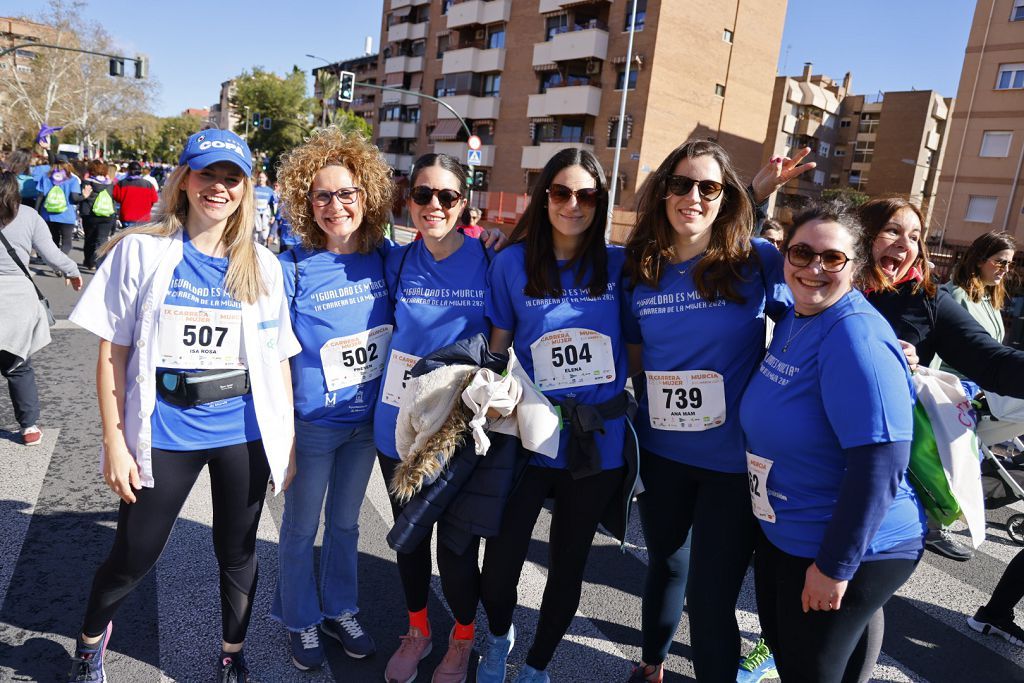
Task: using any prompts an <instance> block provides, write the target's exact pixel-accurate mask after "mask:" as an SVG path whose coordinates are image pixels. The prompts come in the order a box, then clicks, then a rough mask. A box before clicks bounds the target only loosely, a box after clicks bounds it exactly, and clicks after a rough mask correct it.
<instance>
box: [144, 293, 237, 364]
mask: <svg viewBox="0 0 1024 683" xmlns="http://www.w3.org/2000/svg"><path fill="white" fill-rule="evenodd" d="M159 324H160V361H159V363H158V365H159V366H160V367H165V368H182V369H195V370H212V369H217V368H239V367H244V364H243V363H242V362H241V359H240V357H239V354H240V350H241V347H242V312H241V311H240V310H237V309H218V308H193V307H191V306H166V305H165V306H161V309H160V323H159Z"/></svg>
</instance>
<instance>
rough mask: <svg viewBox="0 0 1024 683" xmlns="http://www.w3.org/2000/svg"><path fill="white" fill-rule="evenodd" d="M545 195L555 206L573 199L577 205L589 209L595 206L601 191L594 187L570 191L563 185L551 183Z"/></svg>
mask: <svg viewBox="0 0 1024 683" xmlns="http://www.w3.org/2000/svg"><path fill="white" fill-rule="evenodd" d="M547 193H548V199H550V200H551V201H553V202H554V203H555V204H565V203H566V202H568V201H569V200H570V199H572V198H573V197H575V198H576V203H577V204H579V205H580V206H586V207H588V208H589V207H592V206H596V205H597V198H598V196H599V195H600V194H601V190H599V189H597V188H596V187H584V188H581V189H579V190H571V189H569V188H568V187H566V186H565V185H559V184H558V183H552V185H551V187H549V188H548V189H547Z"/></svg>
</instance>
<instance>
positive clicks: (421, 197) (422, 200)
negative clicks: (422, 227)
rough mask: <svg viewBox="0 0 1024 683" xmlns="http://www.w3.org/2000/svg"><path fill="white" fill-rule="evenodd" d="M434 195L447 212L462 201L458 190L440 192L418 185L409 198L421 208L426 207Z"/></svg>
mask: <svg viewBox="0 0 1024 683" xmlns="http://www.w3.org/2000/svg"><path fill="white" fill-rule="evenodd" d="M434 195H437V202H438V203H439V204H440V205H441V207H442V208H444V209H445V210H446V211H447V210H448V209H450V208H452V207H453V206H455V205H456V204H458V203H459V201H460V200H461V199H462V193H461V192H458V191H456V190H438V189H436V188H433V187H429V186H427V185H417V186H416V187H414V188H412V191H411V192H410V193H409V198H410V199H412V200H413V201H414V202H416V203H417V204H419V205H420V206H426V205H427V204H429V203H430V200H431V199H433V198H434Z"/></svg>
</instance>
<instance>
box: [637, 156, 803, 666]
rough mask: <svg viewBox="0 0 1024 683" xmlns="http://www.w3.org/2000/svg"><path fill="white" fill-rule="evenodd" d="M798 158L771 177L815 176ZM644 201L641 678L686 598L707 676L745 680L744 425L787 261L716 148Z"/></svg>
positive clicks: (673, 160) (669, 167) (747, 533)
mask: <svg viewBox="0 0 1024 683" xmlns="http://www.w3.org/2000/svg"><path fill="white" fill-rule="evenodd" d="M801 158H802V155H799V156H797V157H795V162H798V161H799V160H800V159H801ZM795 162H792V161H789V160H787V161H785V162H779V161H777V160H773V162H770V163H769V165H768V166H767V167H766V169H767V170H770V169H778V171H779V173H780V174H781V173H783V172H786V173H793V174H796V173H799V172H802V170H803V167H793V166H792V164H793V163H795ZM781 163H784V164H785V166H784V167H783V166H782V165H781ZM767 175H768V176H771V174H770V173H768V174H767ZM764 177H765V173H762V174H759V176H758V179H755V183H754V185H755V188H756V189H757V191H759V192H760V193H761V195H762V196H761V197H759V198H763V197H764V196H766V195H767V194H768V193H769V192H771V191H772V190H774V185H775V184H776V182H777V180H778V179H779V178H776V177H774V176H772V177H770V178H768V179H767V180H766V181H765V182H761V180H762V179H764ZM638 202H639V203H638V211H637V221H636V226H635V228H634V230H633V233H632V234H631V236H630V238H629V241H628V243H627V245H626V253H627V263H626V271H627V273H628V277H627V286H628V287H630V288H631V289H628V290H627V292H626V296H625V297H624V299H625V301H624V314H623V325H624V330H625V335H626V338H627V341H628V342H630V343H631V344H632V345H633V346H632V347H631V349H630V354H631V356H632V355H634V354H635V355H638V356H641V357H642V369H643V370H644V371H645V377H644V378H643V379H645V380H646V382H637V386H638V389H639V390H638V392H637V395H638V400H639V403H640V412H639V415H638V417H637V431H638V436H639V440H640V446H641V449H640V475H641V479H642V481H643V483H644V489H645V490H644V492H643V493H642V494H640V495H639V496H638V497H637V504H638V506H639V509H640V519H641V522H642V523H643V529H644V537H645V538H646V541H647V550H648V557H649V560H648V566H647V577H646V581H645V585H644V595H643V608H642V632H643V647H642V657H641V661H640V663H639V665H638V666H637V667H636V668H635V670H634V672H633V674H632V677H631V678H630V680H631V681H644V680H648V681H661V680H662V676H663V664H664V661H665V658H666V656H667V655H668V650H669V647H670V645H671V644H672V638H673V636H674V634H675V631H676V627H677V625H678V623H679V619H680V617H681V615H682V611H683V602H684V599H685V600H686V604H687V611H688V614H689V619H690V635H691V638H692V646H693V657H692V659H693V663H694V668H695V669H696V673H697V677H698V678H699V679H700V680H708V681H721V680H729V679H730V677H731V679H732V680H735V677H736V661H737V658H738V657H739V654H740V633H739V626H738V624H737V622H736V600H737V598H738V596H739V591H740V588H741V586H742V583H743V577H744V576H745V574H746V570H747V566H748V565H749V562H750V556H751V553H752V552H753V548H754V531H755V528H754V523H753V519H752V517H751V515H750V503H749V500H748V498H747V477H746V464H745V461H744V456H743V453H744V447H743V433H742V430H741V429H740V424H739V421H738V419H737V418H738V412H739V401H740V397H741V395H742V392H743V388H744V387H745V386H746V384H747V381H748V380H749V378H750V376H751V373H752V372H753V370H754V368H755V367H756V366H757V363H758V362H759V361H760V359H761V357H762V354H763V352H764V342H765V316H766V315H767V316H770V317H772V318H775V319H777V318H779V317H780V316H781V315H782V314H783V313H784V312H785V310H786V309H787V308H788V306H789V300H790V299H789V292H788V290H787V288H786V285H785V283H784V282H783V278H782V256H781V254H780V253H779V252H778V251H777V250H776V249H775V247H774V246H773V245H771V244H770V243H768V242H766V241H765V240H762V239H753V240H751V239H750V235H751V231H752V229H753V222H754V207H753V203H752V201H751V199H750V198H749V194H748V191H747V190H746V189H745V188H744V186H743V184H742V182H741V181H740V179H739V177H738V175H737V174H736V171H735V170H734V168H733V166H732V162H731V161H730V159H729V156H728V154H727V153H726V152H725V150H724V149H723V148H722V147H721V146H720V145H718V144H717V143H715V142H711V141H708V140H695V141H690V142H687V143H684V144H683V145H681V146H679V147H678V148H676V149H675V150H674V151H673V152H672V153H671V154H669V155H668V157H666V158H665V160H664V161H663V162H662V163H661V165H660V166H659V167H658V169H657V170H656V171H655V172H654V173H653V174H652V175H651V176H650V177H649V178H648V180H647V182H646V184H645V185H644V187H643V189H642V190H641V193H640V197H639V200H638ZM638 379H639V378H638ZM644 389H645V390H646V391H644ZM691 535H692V536H691ZM691 537H692V552H691V548H690V541H689V538H691ZM723 539H727V540H726V541H724V542H723ZM687 573H689V576H687ZM687 583H689V589H687Z"/></svg>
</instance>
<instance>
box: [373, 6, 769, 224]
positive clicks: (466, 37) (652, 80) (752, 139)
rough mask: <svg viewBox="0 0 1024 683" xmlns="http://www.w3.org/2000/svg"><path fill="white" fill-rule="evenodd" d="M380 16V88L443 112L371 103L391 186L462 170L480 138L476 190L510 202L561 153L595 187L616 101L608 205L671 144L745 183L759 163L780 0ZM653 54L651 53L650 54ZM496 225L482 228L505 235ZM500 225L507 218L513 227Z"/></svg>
mask: <svg viewBox="0 0 1024 683" xmlns="http://www.w3.org/2000/svg"><path fill="white" fill-rule="evenodd" d="M633 1H634V0H626V1H623V0H615V1H612V0H594V1H588V2H580V0H515V1H513V0H461V1H460V0H433V1H431V0H385V3H384V15H383V19H382V27H381V45H382V48H383V49H382V65H383V68H382V72H383V73H382V79H383V80H382V82H383V84H385V85H394V86H395V87H400V88H405V89H408V90H413V91H419V92H422V93H424V94H427V95H431V96H433V97H436V98H438V99H440V100H442V101H443V102H444V103H445V104H446V105H448V106H449V107H451V108H452V109H454V111H455V112H457V113H458V114H459V115H460V116H462V117H463V119H465V121H466V122H467V125H468V127H469V131H467V130H465V128H464V127H463V125H462V124H461V122H460V121H459V120H458V118H456V117H455V116H454V115H453V114H452V113H451V111H450V110H449V109H447V108H446V107H445V106H442V105H438V104H437V103H435V102H432V101H430V100H426V99H423V98H418V97H414V96H411V95H404V94H401V93H387V92H385V93H384V94H383V95H382V98H381V99H382V102H381V105H380V115H379V117H378V120H377V121H375V124H374V126H375V127H374V134H375V138H376V140H377V142H378V144H379V145H380V147H381V150H382V151H383V152H384V154H385V156H386V158H387V159H388V161H389V162H390V163H391V164H392V166H393V167H394V168H395V169H396V170H398V171H400V172H406V171H408V170H409V168H410V167H411V165H412V163H413V161H414V160H415V158H416V156H418V155H420V154H423V153H426V152H430V151H434V152H444V153H448V154H451V155H452V156H455V157H457V158H459V159H460V160H462V161H463V162H464V163H465V162H466V161H467V145H466V140H467V138H468V135H469V134H470V133H472V134H474V135H477V136H479V137H480V139H481V141H482V148H481V154H480V163H479V164H478V166H477V168H478V170H479V171H480V172H479V173H478V174H477V180H478V181H482V183H478V187H480V188H482V189H485V190H490V191H492V192H494V191H497V192H504V193H511V194H520V195H522V194H525V193H527V192H529V191H530V190H531V189H532V185H533V182H534V181H535V179H536V178H537V176H538V174H539V172H540V170H541V169H542V168H543V167H544V165H545V164H546V163H547V161H548V160H549V159H550V158H551V157H552V156H553V155H554V154H555V153H556V152H557V151H558V150H560V149H562V148H564V147H567V146H576V147H582V148H585V149H588V150H590V151H592V152H594V153H595V154H596V155H597V157H598V158H599V159H600V160H601V163H602V165H604V167H605V170H606V172H607V173H608V174H609V175H610V174H611V171H612V164H613V155H614V148H615V134H616V131H617V125H618V117H619V104H620V99H621V96H622V90H623V88H626V89H627V91H628V103H627V106H626V116H625V120H624V131H623V144H622V154H621V157H620V171H619V183H620V192H619V196H618V201H617V204H618V206H619V207H620V208H622V209H627V210H628V209H632V208H633V203H634V199H635V192H636V190H637V189H638V188H639V186H640V184H641V183H642V182H643V180H644V179H645V178H646V176H647V175H648V174H649V173H650V172H651V171H652V170H653V169H654V168H656V167H657V166H658V164H660V163H661V161H662V159H663V158H664V157H665V156H666V155H667V154H668V153H669V152H670V151H671V150H672V149H673V148H674V147H676V146H677V145H678V144H680V143H681V142H683V141H685V140H687V139H688V138H692V137H715V138H717V139H718V140H719V141H721V142H722V143H723V144H724V145H725V146H726V148H727V149H728V150H729V152H730V154H731V155H732V157H733V160H734V161H735V162H736V165H737V167H738V168H739V170H740V172H741V173H742V174H743V175H744V176H747V177H749V176H751V175H752V174H753V173H755V172H756V170H757V168H758V167H759V165H760V161H761V151H762V147H763V142H764V130H765V122H766V120H767V118H768V113H769V107H770V104H771V91H770V84H771V82H772V79H773V78H774V74H775V63H776V60H777V58H778V50H779V43H780V40H781V36H782V26H783V22H784V19H785V10H786V3H785V0H747V1H745V2H742V3H741V2H738V0H730V1H724V2H717V3H707V4H706V5H704V6H702V8H701V11H700V12H694V11H692V7H691V6H689V5H688V3H680V2H673V1H670V0H635V2H636V3H637V6H636V9H637V14H636V31H635V33H634V45H633V60H632V63H631V65H630V70H629V75H628V79H627V76H626V68H625V67H626V59H627V44H628V40H629V32H628V28H629V26H628V22H629V16H630V13H631V11H632V9H633ZM659 38H660V39H659ZM504 213H506V212H505V211H504V210H502V211H498V210H497V209H494V210H491V209H490V208H489V207H487V208H485V217H486V218H488V219H491V220H507V219H508V217H507V216H505V215H504ZM511 215H513V216H514V215H515V212H514V211H512V214H511Z"/></svg>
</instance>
